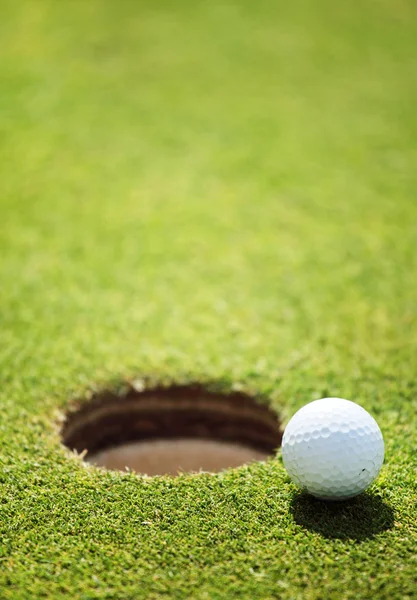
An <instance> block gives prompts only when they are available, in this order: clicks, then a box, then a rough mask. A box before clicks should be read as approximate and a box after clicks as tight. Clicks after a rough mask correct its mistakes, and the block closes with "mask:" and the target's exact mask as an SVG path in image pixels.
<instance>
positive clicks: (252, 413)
mask: <svg viewBox="0 0 417 600" xmlns="http://www.w3.org/2000/svg"><path fill="white" fill-rule="evenodd" d="M62 438H63V442H64V444H65V445H66V446H68V448H70V449H71V450H75V451H77V452H78V453H82V452H85V453H86V458H87V460H88V461H89V462H94V457H95V456H98V455H99V453H100V452H101V453H102V452H103V451H107V450H109V449H117V448H121V447H122V446H124V445H126V444H132V442H137V443H141V444H145V443H147V446H146V448H147V451H148V452H152V446H151V445H150V442H157V441H159V442H161V441H165V442H171V443H170V444H167V445H166V453H167V454H170V455H171V457H170V460H173V458H172V456H173V453H172V450H173V449H174V450H175V449H177V450H178V449H179V447H180V446H179V443H180V441H181V443H182V444H183V447H184V450H182V451H183V452H185V451H187V452H194V453H195V455H196V459H195V460H196V461H198V458H197V454H198V453H200V455H201V456H202V457H203V458H204V457H206V456H207V453H209V452H211V450H210V449H211V448H214V446H213V444H206V445H205V446H203V445H201V448H200V450H199V452H195V449H196V448H197V446H196V445H195V444H194V445H190V444H188V448H189V449H188V450H185V448H186V447H187V445H186V444H184V440H194V441H195V442H196V441H198V440H200V441H201V444H203V441H204V442H208V441H211V442H217V443H218V444H222V448H223V449H226V448H229V449H230V444H233V445H235V446H236V448H245V449H246V450H247V449H252V450H253V456H254V459H255V458H259V457H260V456H263V457H264V458H267V457H268V456H269V455H272V454H274V453H275V451H276V449H277V448H278V447H279V446H280V445H281V439H282V432H281V429H280V424H279V421H278V418H277V416H276V414H275V413H274V412H273V411H272V410H271V409H270V408H268V407H267V405H266V404H265V403H261V402H258V401H256V400H255V399H254V398H252V397H250V396H248V395H246V394H243V393H241V392H233V393H231V394H219V393H216V392H212V391H209V390H207V389H205V388H203V387H202V386H200V385H189V386H173V387H169V388H162V387H161V388H154V389H149V390H143V391H142V390H137V389H135V387H134V386H133V385H129V386H128V387H127V388H125V389H124V391H123V392H122V393H116V392H111V391H104V392H100V393H97V394H95V395H94V396H93V397H92V398H91V400H90V401H88V402H82V403H79V406H78V408H77V409H76V410H75V409H74V410H73V411H71V412H70V413H69V414H68V415H67V417H66V420H65V422H64V426H63V428H62ZM174 443H176V444H177V445H176V446H175V445H173V444H174ZM137 447H138V448H139V445H138V446H137ZM155 448H156V446H155ZM143 449H144V446H143V445H142V447H141V451H142V452H143ZM218 451H219V450H218V448H217V449H216V452H218ZM158 452H159V453H161V444H159V446H158ZM161 456H162V455H161V454H160V457H159V459H158V460H159V462H160V463H162V462H163V461H164V459H163V458H162V457H161ZM103 460H104V459H102V462H101V463H100V464H101V465H102V466H106V464H104V463H103ZM242 461H243V462H247V460H243V458H242ZM185 462H187V464H188V463H189V462H190V461H189V457H188V461H185ZM202 462H203V463H205V462H206V461H205V460H203V461H202ZM226 462H227V460H226V458H225V463H226ZM216 464H217V463H216ZM233 465H234V463H233ZM124 466H125V467H127V468H133V470H137V471H139V472H146V471H144V470H142V469H141V467H140V465H139V468H138V467H137V462H136V463H135V467H131V465H129V464H126V465H124ZM227 466H231V465H228V464H225V465H224V467H223V468H227ZM177 467H178V468H177V469H176V471H177V472H179V471H181V464H178V465H177ZM108 468H112V467H108ZM201 468H202V469H203V470H204V464H202V465H201ZM154 470H155V472H154V473H152V474H163V473H165V472H170V473H172V472H173V471H175V468H173V467H172V465H171V467H170V468H169V469H168V468H164V465H163V464H161V465H160V468H159V467H158V468H156V469H154ZM188 470H189V469H188ZM191 470H193V471H194V470H199V469H198V464H196V465H195V468H194V467H192V468H191ZM215 470H220V468H217V467H216V468H215Z"/></svg>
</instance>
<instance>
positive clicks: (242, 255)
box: [0, 0, 417, 600]
mask: <svg viewBox="0 0 417 600" xmlns="http://www.w3.org/2000/svg"><path fill="white" fill-rule="evenodd" d="M0 12H1V18H0V37H1V40H2V44H1V51H0V52H1V61H0V80H1V83H0V86H1V87H0V203H1V213H0V214H1V224H0V229H1V232H0V270H1V285H0V306H1V312H0V320H1V344H0V380H1V387H0V401H1V407H2V418H1V423H0V431H1V447H0V453H1V463H0V464H1V468H0V478H1V492H0V493H1V500H0V510H1V517H0V518H1V520H0V532H1V538H0V596H1V598H2V599H3V598H4V599H5V600H6V599H9V598H13V600H17V599H20V598H22V599H27V598H58V597H68V598H71V599H75V598H77V599H78V598H79V599H84V600H87V599H94V598H114V599H122V598H123V599H124V600H125V599H127V600H128V599H132V600H133V599H139V598H146V599H153V598H159V597H169V598H191V597H192V598H207V599H208V598H210V599H212V598H214V599H217V598H218V599H220V598H234V597H236V598H238V597H239V598H262V599H264V598H282V599H293V598H308V599H312V598H317V599H318V598H326V599H327V598H387V599H388V598H389V599H392V598H401V599H404V598H415V597H416V595H417V592H416V590H417V581H416V573H417V552H416V548H417V507H416V502H417V485H416V450H415V449H416V444H417V434H416V425H415V415H416V411H417V393H416V392H417V384H416V369H417V333H416V320H417V318H416V298H417V279H416V272H417V253H416V242H417V203H416V200H415V191H416V188H417V150H416V148H417V146H416V141H417V111H416V106H417V77H416V73H417V51H416V39H417V8H416V4H415V3H413V2H412V1H411V0H409V1H407V0H403V1H398V0H395V1H394V0H375V1H371V0H369V1H368V0H365V1H362V0H361V1H360V0H353V1H352V2H349V3H345V4H343V5H341V4H340V3H335V2H331V1H326V0H320V1H319V2H316V3H314V7H313V6H312V5H311V3H310V2H308V1H307V0H294V1H292V2H289V3H277V2H274V1H273V0H268V1H267V0H260V1H258V2H256V3H253V2H250V1H249V0H247V1H242V2H234V3H232V2H217V1H213V2H202V1H197V2H196V3H192V2H186V1H182V2H168V1H165V2H158V3H152V2H133V1H132V2H128V1H127V0H126V1H125V0H121V1H119V2H113V1H112V0H107V1H106V0H101V1H99V0H96V1H93V0H89V1H88V2H82V1H81V0H75V1H73V2H55V1H54V0H50V1H49V2H47V1H45V0H39V1H37V2H32V1H31V0H26V1H23V0H14V1H11V0H5V1H4V2H3V3H2V6H1V9H0ZM131 377H147V378H149V379H150V380H151V381H155V382H163V383H166V384H169V383H170V382H174V383H179V382H181V383H184V382H188V381H199V382H208V383H210V384H211V385H212V386H214V387H216V388H218V389H222V390H225V391H228V390H230V389H232V388H233V387H235V388H236V387H239V388H240V389H242V390H244V391H248V392H251V393H254V394H258V393H259V394H261V395H262V396H263V397H265V396H266V397H267V398H269V402H270V403H271V405H272V406H273V407H274V408H275V409H276V410H277V411H278V412H279V414H280V415H281V416H282V419H283V421H284V422H285V421H286V420H287V419H288V418H289V417H290V416H291V414H293V412H294V411H295V410H296V409H297V408H299V407H300V406H302V405H303V404H304V403H306V402H308V401H310V400H312V399H316V398H319V397H323V396H326V395H334V396H342V397H347V398H350V399H352V400H356V401H358V402H360V403H361V404H362V405H363V406H364V407H366V408H367V409H368V410H370V411H371V412H372V414H373V415H374V416H375V417H376V418H377V420H378V422H379V424H380V426H381V429H382V431H383V434H384V437H385V440H386V462H385V465H384V467H383V469H382V472H381V475H380V477H379V478H378V480H377V482H376V483H375V484H374V485H373V486H372V487H371V489H370V490H369V492H367V493H366V494H364V495H362V496H361V497H359V498H357V499H356V500H353V501H350V502H348V503H346V504H336V505H334V504H330V505H328V504H326V503H323V502H318V501H314V500H311V499H309V498H308V497H304V496H299V495H298V492H297V490H296V489H295V487H294V486H293V485H292V484H291V483H290V480H289V478H288V476H287V475H286V473H285V471H284V468H283V465H282V460H281V456H280V452H278V458H277V459H271V460H270V461H268V462H266V463H264V464H262V463H261V464H254V465H251V466H248V467H242V468H240V469H236V470H231V471H226V472H224V473H223V474H221V475H208V474H207V475H199V476H194V477H193V476H182V477H179V478H177V479H168V478H157V479H144V478H140V477H137V476H135V475H134V474H129V473H128V474H118V473H111V472H105V471H101V470H98V469H94V468H87V467H86V466H84V465H83V464H82V462H81V460H80V459H77V458H76V457H74V456H72V455H71V454H70V452H69V451H67V450H65V449H64V448H63V447H62V446H61V444H60V438H59V432H58V425H57V423H58V420H59V415H60V414H62V412H63V411H65V409H66V408H67V407H68V406H69V405H70V403H71V400H72V399H73V398H75V397H77V398H79V397H81V398H87V396H88V393H89V391H90V390H91V389H99V388H100V387H107V386H112V385H116V384H117V382H119V381H120V380H125V379H129V378H131Z"/></svg>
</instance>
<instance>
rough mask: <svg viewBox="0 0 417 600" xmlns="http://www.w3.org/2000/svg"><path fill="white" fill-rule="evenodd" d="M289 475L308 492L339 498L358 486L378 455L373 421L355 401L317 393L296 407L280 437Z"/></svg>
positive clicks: (380, 443)
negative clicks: (300, 406)
mask: <svg viewBox="0 0 417 600" xmlns="http://www.w3.org/2000/svg"><path fill="white" fill-rule="evenodd" d="M282 458H283V460H284V465H285V468H286V469H287V471H288V474H289V475H290V477H291V479H292V480H293V481H294V483H296V484H297V485H298V486H299V487H301V488H302V489H304V490H306V491H308V492H309V493H310V494H312V495H313V496H317V497H318V498H323V499H326V500H343V499H345V498H352V497H353V496H357V495H358V494H360V493H361V492H363V491H364V490H365V489H366V488H367V487H368V486H369V485H370V484H371V483H372V482H373V480H374V479H375V478H376V476H377V475H378V473H379V470H380V469H381V466H382V463H383V461H384V440H383V437H382V433H381V430H380V429H379V427H378V424H377V422H376V421H375V419H374V418H373V417H371V415H370V414H369V413H368V412H367V411H366V410H365V409H364V408H362V407H361V406H359V404H355V402H350V401H349V400H343V399H342V398H323V399H322V400H316V401H314V402H310V404H307V405H306V406H304V407H303V408H301V409H300V410H299V411H298V412H297V413H296V414H295V415H294V416H293V417H292V419H291V420H290V422H289V423H288V425H287V427H286V429H285V431H284V436H283V438H282Z"/></svg>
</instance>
